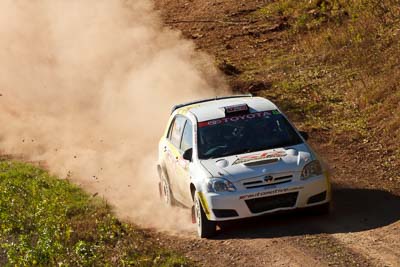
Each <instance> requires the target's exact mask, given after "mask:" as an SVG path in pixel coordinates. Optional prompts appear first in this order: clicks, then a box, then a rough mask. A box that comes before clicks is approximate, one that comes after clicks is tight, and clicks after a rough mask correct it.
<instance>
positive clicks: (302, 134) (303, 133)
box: [299, 131, 308, 140]
mask: <svg viewBox="0 0 400 267" xmlns="http://www.w3.org/2000/svg"><path fill="white" fill-rule="evenodd" d="M299 133H300V134H301V136H302V137H303V138H304V139H305V140H308V133H307V132H305V131H299Z"/></svg>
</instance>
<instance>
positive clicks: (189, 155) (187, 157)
mask: <svg viewBox="0 0 400 267" xmlns="http://www.w3.org/2000/svg"><path fill="white" fill-rule="evenodd" d="M192 153H193V148H189V149H188V150H186V151H185V152H183V155H182V157H183V159H185V160H188V161H192Z"/></svg>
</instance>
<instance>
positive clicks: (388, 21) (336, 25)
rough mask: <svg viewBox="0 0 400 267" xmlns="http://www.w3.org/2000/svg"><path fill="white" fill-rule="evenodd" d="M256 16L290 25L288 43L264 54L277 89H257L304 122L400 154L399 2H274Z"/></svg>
mask: <svg viewBox="0 0 400 267" xmlns="http://www.w3.org/2000/svg"><path fill="white" fill-rule="evenodd" d="M254 16H257V17H258V18H263V17H264V18H265V19H266V20H268V19H271V18H282V17H284V18H285V20H286V21H288V23H289V25H290V26H289V29H288V30H286V31H285V32H284V33H283V36H284V39H285V41H286V43H290V44H291V46H286V48H284V49H283V50H282V51H280V52H276V51H272V52H271V54H270V55H267V56H266V58H265V59H264V62H265V67H264V69H265V70H266V71H267V73H268V74H269V76H270V77H272V78H271V79H272V81H273V83H274V90H270V91H264V92H259V94H261V95H263V96H267V97H270V98H272V99H274V100H275V101H277V102H278V104H280V105H281V106H282V107H283V109H284V110H285V111H287V112H288V113H289V114H291V116H292V117H294V118H295V119H296V120H297V121H300V122H302V123H304V125H305V126H307V127H314V128H323V129H331V134H332V135H335V134H343V133H344V134H346V133H356V135H357V136H359V137H360V138H362V139H364V138H368V139H374V140H375V141H376V142H378V143H381V144H383V147H384V148H385V149H386V150H395V151H397V152H398V153H400V146H399V145H398V142H395V141H393V140H399V139H400V117H399V115H398V114H400V88H399V84H398V81H399V80H400V68H399V67H400V45H399V44H400V28H399V25H400V1H399V0H353V1H342V0H311V1H310V0H301V1H297V0H282V1H272V2H271V3H269V4H267V5H265V6H264V7H262V8H260V9H259V10H257V11H256V12H255V14H254ZM281 38H282V37H281ZM261 68H263V67H261ZM252 71H253V72H254V70H252ZM262 74H264V73H262ZM243 75H246V73H245V72H244V73H243Z"/></svg>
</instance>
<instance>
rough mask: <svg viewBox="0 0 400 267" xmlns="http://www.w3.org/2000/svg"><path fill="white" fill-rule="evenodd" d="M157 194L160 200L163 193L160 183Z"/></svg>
mask: <svg viewBox="0 0 400 267" xmlns="http://www.w3.org/2000/svg"><path fill="white" fill-rule="evenodd" d="M158 193H159V194H160V198H161V199H162V197H163V191H162V188H161V182H158Z"/></svg>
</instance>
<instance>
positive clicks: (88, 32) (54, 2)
mask: <svg viewBox="0 0 400 267" xmlns="http://www.w3.org/2000/svg"><path fill="white" fill-rule="evenodd" d="M0 10H1V11H0V12H1V16H0V59H1V64H0V95H1V96H0V125H1V129H0V153H7V154H19V155H24V156H25V157H26V159H28V160H33V161H45V162H46V164H47V166H48V167H49V169H50V170H51V171H52V172H54V173H56V174H57V175H60V176H61V177H65V178H69V179H71V180H73V181H74V182H75V183H77V184H79V185H81V186H83V187H84V188H86V189H87V190H88V191H89V192H91V193H93V194H94V193H98V194H99V195H100V196H104V197H105V198H106V199H107V200H108V201H109V202H110V203H111V204H112V205H113V206H115V208H116V211H117V212H118V213H119V214H120V215H121V216H123V217H129V218H131V219H132V220H133V221H134V222H135V223H138V224H141V225H143V226H146V227H158V228H160V229H166V230H182V229H190V227H191V225H190V216H189V214H187V213H188V211H186V212H185V211H174V212H171V210H169V209H166V208H165V207H163V205H162V204H161V202H160V201H159V199H158V188H157V182H158V178H157V174H156V168H155V166H156V165H155V164H156V159H157V144H158V139H159V138H160V136H161V134H162V132H163V130H164V127H165V124H166V121H167V118H168V115H169V111H170V109H171V107H172V105H173V104H175V103H179V102H182V101H187V100H192V99H196V98H201V97H208V96H215V95H216V94H221V91H220V90H222V89H223V88H225V85H224V83H223V81H221V80H220V78H219V77H220V76H219V74H218V73H217V71H216V70H215V68H214V67H213V66H212V63H210V62H212V60H210V59H209V58H208V57H207V56H206V55H204V54H201V53H199V52H196V51H195V49H194V46H193V44H192V43H191V42H189V41H186V40H183V39H182V37H181V36H180V33H179V32H176V31H172V30H168V29H166V28H163V27H162V26H161V22H160V20H159V17H158V16H157V14H156V12H155V11H154V10H153V7H152V3H151V2H150V1H147V0H132V1H122V0H121V1H118V0H114V1H113V0H85V1H81V0H71V1H60V0H41V1H29V0H26V1H23V0H21V1H14V0H2V1H1V2H0ZM182 213H183V214H182Z"/></svg>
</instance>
